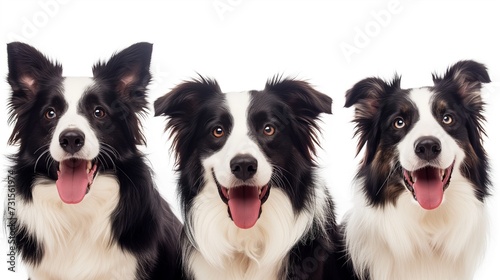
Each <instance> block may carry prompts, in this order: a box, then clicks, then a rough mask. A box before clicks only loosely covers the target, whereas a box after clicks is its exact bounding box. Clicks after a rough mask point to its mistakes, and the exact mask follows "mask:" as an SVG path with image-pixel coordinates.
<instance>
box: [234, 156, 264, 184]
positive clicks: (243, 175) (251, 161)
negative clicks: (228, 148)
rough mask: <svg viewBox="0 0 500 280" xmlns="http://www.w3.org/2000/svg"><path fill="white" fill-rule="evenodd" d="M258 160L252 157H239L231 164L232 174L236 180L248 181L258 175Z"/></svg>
mask: <svg viewBox="0 0 500 280" xmlns="http://www.w3.org/2000/svg"><path fill="white" fill-rule="evenodd" d="M257 164H258V163H257V160H256V159H255V158H254V157H253V156H251V155H237V156H235V157H234V158H233V159H231V162H230V163H229V165H230V168H231V173H233V174H234V176H236V178H238V179H240V180H243V181H246V180H248V179H250V178H252V177H253V176H254V175H255V173H257Z"/></svg>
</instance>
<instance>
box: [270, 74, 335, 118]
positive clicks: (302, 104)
mask: <svg viewBox="0 0 500 280" xmlns="http://www.w3.org/2000/svg"><path fill="white" fill-rule="evenodd" d="M265 90H266V91H268V92H271V93H274V94H276V95H278V96H279V97H280V98H281V99H282V100H284V101H285V103H287V104H288V105H289V106H290V108H292V109H293V110H294V112H296V113H297V115H301V116H306V117H310V118H316V117H317V116H318V115H319V114H320V113H327V114H331V113H332V99H331V98H330V97H329V96H328V95H325V94H323V93H321V92H319V91H317V90H315V89H314V88H313V87H312V86H311V85H310V84H309V83H308V82H305V81H301V80H295V79H291V78H282V77H281V76H279V75H277V76H274V77H273V78H271V79H270V80H268V81H267V83H266V87H265Z"/></svg>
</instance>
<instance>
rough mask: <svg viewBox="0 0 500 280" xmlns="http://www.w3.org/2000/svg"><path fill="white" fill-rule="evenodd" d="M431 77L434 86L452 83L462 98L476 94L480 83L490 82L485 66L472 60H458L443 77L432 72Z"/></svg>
mask: <svg viewBox="0 0 500 280" xmlns="http://www.w3.org/2000/svg"><path fill="white" fill-rule="evenodd" d="M432 79H433V80H434V84H435V85H436V86H449V85H450V84H454V85H455V86H456V87H457V93H458V94H460V95H461V97H462V98H467V95H470V94H473V93H474V94H478V93H479V90H480V89H481V84H482V83H489V82H491V80H490V76H489V75H488V71H487V69H486V67H485V66H484V65H483V64H481V63H478V62H475V61H473V60H462V61H459V62H457V63H456V64H455V65H453V66H451V67H449V68H448V70H447V71H446V73H445V74H444V75H443V77H440V76H438V75H437V74H435V73H434V74H432Z"/></svg>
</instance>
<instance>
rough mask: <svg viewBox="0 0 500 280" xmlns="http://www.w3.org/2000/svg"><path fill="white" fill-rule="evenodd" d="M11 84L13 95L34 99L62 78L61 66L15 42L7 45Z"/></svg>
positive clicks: (8, 79) (34, 50)
mask: <svg viewBox="0 0 500 280" xmlns="http://www.w3.org/2000/svg"><path fill="white" fill-rule="evenodd" d="M7 55H8V65H9V74H8V76H7V81H8V82H9V84H10V86H11V88H12V91H13V94H14V95H17V96H18V97H25V98H32V97H34V96H35V95H36V94H37V92H38V91H39V90H40V87H41V86H42V85H46V84H48V83H49V82H50V80H51V79H59V80H60V78H62V67H61V65H60V64H58V63H55V62H51V61H50V60H49V59H47V58H46V57H45V56H44V55H43V54H42V53H40V52H39V51H38V50H36V49H35V48H33V47H32V46H30V45H27V44H24V43H20V42H14V43H10V44H7Z"/></svg>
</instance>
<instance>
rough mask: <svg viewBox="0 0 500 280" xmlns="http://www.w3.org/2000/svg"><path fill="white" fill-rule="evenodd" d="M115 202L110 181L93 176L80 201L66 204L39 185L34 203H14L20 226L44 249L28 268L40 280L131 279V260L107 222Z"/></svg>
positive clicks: (114, 185) (116, 197) (49, 188)
mask: <svg viewBox="0 0 500 280" xmlns="http://www.w3.org/2000/svg"><path fill="white" fill-rule="evenodd" d="M118 201H119V186H118V182H117V181H116V179H115V178H114V177H112V176H99V175H98V176H97V177H96V178H95V181H94V183H93V185H92V188H91V190H90V191H89V193H88V194H87V195H86V196H85V198H84V200H83V201H82V202H81V203H79V204H75V205H69V204H64V203H63V202H62V201H61V200H60V198H59V195H58V193H57V189H56V187H55V183H53V182H49V183H47V182H38V183H37V184H36V185H35V186H34V188H33V202H32V203H25V202H22V201H18V205H19V206H18V212H17V215H18V218H19V221H20V222H21V223H22V224H23V225H24V226H26V227H27V229H28V231H29V232H30V233H31V234H34V236H36V238H37V240H38V241H39V242H41V243H42V244H43V249H44V256H43V258H42V261H41V262H40V264H39V265H37V266H34V267H33V266H28V270H29V275H30V277H31V279H33V280H39V279H52V280H56V279H61V280H62V279H73V280H78V279H82V280H83V279H134V278H135V271H136V267H137V261H136V259H135V257H134V256H133V255H132V254H130V253H128V252H126V251H123V250H122V249H121V248H120V247H119V246H118V245H117V244H116V242H112V239H111V236H112V235H111V223H110V216H111V214H112V212H113V211H114V209H115V207H116V205H117V204H118Z"/></svg>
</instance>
